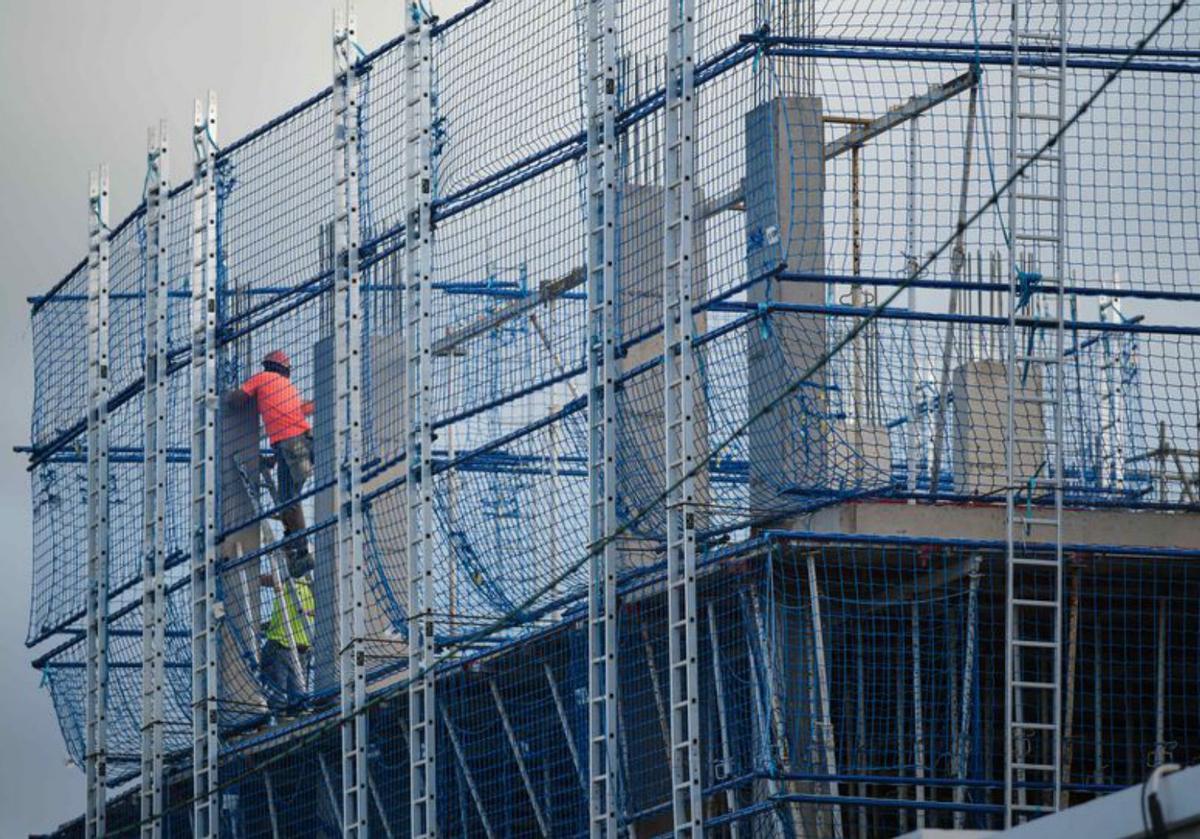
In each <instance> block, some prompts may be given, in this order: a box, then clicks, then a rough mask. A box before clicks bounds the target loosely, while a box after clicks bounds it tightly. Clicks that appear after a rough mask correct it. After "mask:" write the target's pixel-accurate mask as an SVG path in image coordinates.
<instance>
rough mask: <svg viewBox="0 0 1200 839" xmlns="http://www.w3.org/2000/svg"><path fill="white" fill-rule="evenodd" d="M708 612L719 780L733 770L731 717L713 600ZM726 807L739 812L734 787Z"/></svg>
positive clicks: (733, 835) (734, 834) (736, 828)
mask: <svg viewBox="0 0 1200 839" xmlns="http://www.w3.org/2000/svg"><path fill="white" fill-rule="evenodd" d="M706 612H707V615H708V642H709V645H710V647H711V652H712V672H713V688H714V690H715V691H716V693H715V694H714V696H715V698H716V704H717V727H718V730H719V731H720V734H721V766H722V771H723V773H724V777H719V778H718V779H717V780H724V779H725V778H728V777H729V776H730V774H731V773H732V771H733V754H732V752H731V750H730V743H729V717H728V712H727V710H726V707H725V677H724V673H723V671H722V670H721V642H720V637H721V636H720V634H719V631H718V628H717V617H716V612H715V610H714V609H713V604H712V602H711V601H710V602H709V603H708V604H707V606H706ZM725 809H726V810H727V811H728V812H730V813H735V812H737V809H738V806H737V790H736V789H734V788H733V787H729V788H727V789H726V790H725ZM729 836H730V839H740V837H741V826H740V825H739V824H738V823H737V822H731V823H730V825H729Z"/></svg>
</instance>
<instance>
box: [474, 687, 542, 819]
mask: <svg viewBox="0 0 1200 839" xmlns="http://www.w3.org/2000/svg"><path fill="white" fill-rule="evenodd" d="M488 687H489V688H490V689H491V691H492V699H493V700H494V701H495V703H496V711H497V712H498V713H499V714H500V723H501V725H503V727H504V734H505V736H506V737H507V738H508V745H509V748H511V749H512V755H513V760H514V761H515V762H516V764H517V771H518V772H519V773H520V775H521V783H523V784H524V785H525V792H526V793H527V794H528V796H529V806H530V807H532V808H533V815H534V818H536V819H537V823H538V829H539V830H541V832H542V836H547V837H548V836H550V835H551V832H550V824H549V822H547V821H546V815H545V813H543V812H542V805H541V803H540V802H539V801H538V797H537V792H536V791H534V788H533V779H532V778H531V777H530V775H529V769H528V768H527V767H526V766H525V758H524V756H523V755H522V754H521V745H520V743H518V742H517V735H516V733H515V732H514V731H513V727H512V722H511V721H510V720H509V718H508V711H507V710H506V709H505V707H504V700H503V698H502V697H501V696H500V689H499V688H498V687H496V683H495V681H493V680H491V679H489V680H488Z"/></svg>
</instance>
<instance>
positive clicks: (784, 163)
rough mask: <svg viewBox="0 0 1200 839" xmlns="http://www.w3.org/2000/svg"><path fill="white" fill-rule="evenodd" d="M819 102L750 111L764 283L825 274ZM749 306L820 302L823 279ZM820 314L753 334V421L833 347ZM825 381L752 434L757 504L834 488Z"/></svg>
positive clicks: (752, 191) (756, 243) (753, 264)
mask: <svg viewBox="0 0 1200 839" xmlns="http://www.w3.org/2000/svg"><path fill="white" fill-rule="evenodd" d="M821 107H822V106H821V100H820V99H819V98H812V97H790V96H789V97H783V98H779V99H775V100H773V101H771V102H767V103H765V104H763V105H760V106H758V107H757V108H755V109H754V110H752V111H750V112H749V113H748V114H747V115H746V177H745V190H746V269H747V273H748V276H749V277H750V278H757V277H761V276H763V275H764V274H766V273H768V272H770V271H772V270H774V269H775V268H776V267H777V266H779V265H781V264H782V265H786V269H787V270H788V271H793V272H806V273H823V272H824V271H825V230H824V198H825V164H824V137H823V129H822V124H821ZM747 299H748V300H749V302H751V303H764V302H766V301H768V300H771V301H777V302H784V303H801V304H812V305H822V304H824V302H825V287H824V285H822V284H820V283H778V282H775V281H773V280H771V281H764V282H759V283H757V284H755V285H754V286H753V287H752V288H751V289H750V290H749V291H748V292H747ZM826 336H827V329H826V326H825V318H824V317H823V316H821V315H797V314H787V315H783V314H778V313H777V314H774V315H772V316H771V317H770V318H769V319H767V320H764V321H761V322H760V323H759V324H757V325H755V326H753V327H751V328H750V331H749V336H748V342H747V343H748V346H747V360H748V364H749V371H748V372H749V379H748V401H749V411H750V414H751V416H753V415H754V414H755V413H757V412H758V411H759V410H760V409H761V408H762V407H763V406H764V405H765V404H767V403H768V402H769V401H770V400H772V399H773V398H774V397H775V396H776V395H777V394H778V393H780V392H782V391H783V390H784V389H785V388H786V387H788V385H789V384H790V383H792V382H793V381H794V380H795V379H796V378H797V377H799V376H800V375H802V374H803V373H804V372H805V371H807V370H808V369H809V368H810V367H812V366H813V365H814V364H815V363H816V362H817V361H818V360H819V359H820V358H821V356H822V355H823V354H824V353H825V351H826ZM826 381H827V376H826V372H825V371H824V370H822V371H819V372H817V373H815V374H814V375H813V376H812V377H811V378H810V379H809V383H808V384H807V385H806V386H805V387H803V388H802V389H801V391H800V393H799V394H797V395H796V396H793V397H791V398H790V399H788V400H787V401H786V402H785V403H784V404H782V405H780V406H778V407H776V408H775V409H774V410H773V411H772V412H771V413H769V414H767V415H766V416H764V417H762V418H761V419H759V420H757V421H756V422H755V423H754V425H753V426H752V427H751V429H750V432H749V455H750V504H751V507H752V508H753V509H754V510H755V511H766V510H769V509H771V508H773V507H777V506H780V503H781V499H780V498H779V493H780V492H783V491H788V490H793V491H795V490H799V491H811V490H818V489H821V488H823V487H824V486H827V485H828V475H827V472H826V469H827V464H828V461H829V438H830V429H829V421H828V419H827V413H828V398H827V395H826V392H825V383H826Z"/></svg>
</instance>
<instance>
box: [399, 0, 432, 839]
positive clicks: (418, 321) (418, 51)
mask: <svg viewBox="0 0 1200 839" xmlns="http://www.w3.org/2000/svg"><path fill="white" fill-rule="evenodd" d="M409 9H410V13H411V25H410V26H409V28H408V31H407V32H406V34H405V39H404V66H405V83H406V86H405V109H404V110H405V137H404V143H405V183H404V199H405V200H404V210H405V252H404V257H405V260H404V262H405V264H404V280H405V282H404V286H405V290H404V293H405V297H406V301H405V302H406V307H405V330H404V346H405V391H404V411H405V429H406V431H405V433H406V437H407V443H406V449H405V450H406V451H407V453H408V454H407V457H406V463H407V469H408V480H407V482H406V485H405V493H406V501H405V503H406V506H407V510H408V528H407V531H406V532H407V534H408V643H409V673H410V676H411V678H412V683H411V685H410V687H409V691H408V722H409V729H410V736H411V738H412V744H411V746H410V748H409V779H410V786H409V790H410V806H411V821H410V830H411V831H412V835H413V837H429V839H432V837H435V836H437V834H438V820H437V789H436V784H437V704H436V700H435V695H434V687H435V684H434V683H435V679H434V673H433V666H434V663H435V658H436V650H435V648H434V618H433V615H434V608H433V607H434V602H433V597H434V588H433V421H432V408H433V405H432V389H433V382H432V376H433V357H432V354H431V350H432V346H433V335H432V332H433V330H432V317H433V312H432V307H433V303H432V298H431V294H432V277H431V271H432V247H433V246H432V235H433V212H432V206H433V164H432V159H431V157H432V147H431V144H430V136H429V132H430V126H431V125H432V121H433V112H432V107H433V105H432V101H431V98H430V97H431V90H430V86H431V82H432V73H433V59H432V54H431V53H432V47H431V37H432V29H433V21H431V20H428V19H427V18H426V17H425V15H424V13H423V12H422V10H421V5H420V4H419V3H410V4H409Z"/></svg>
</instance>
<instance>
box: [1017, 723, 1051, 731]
mask: <svg viewBox="0 0 1200 839" xmlns="http://www.w3.org/2000/svg"><path fill="white" fill-rule="evenodd" d="M1012 727H1013V728H1027V729H1029V730H1030V731H1054V730H1056V729H1057V728H1058V726H1057V725H1055V724H1054V723H1052V722H1023V721H1022V722H1017V721H1014V722H1013V724H1012Z"/></svg>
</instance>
